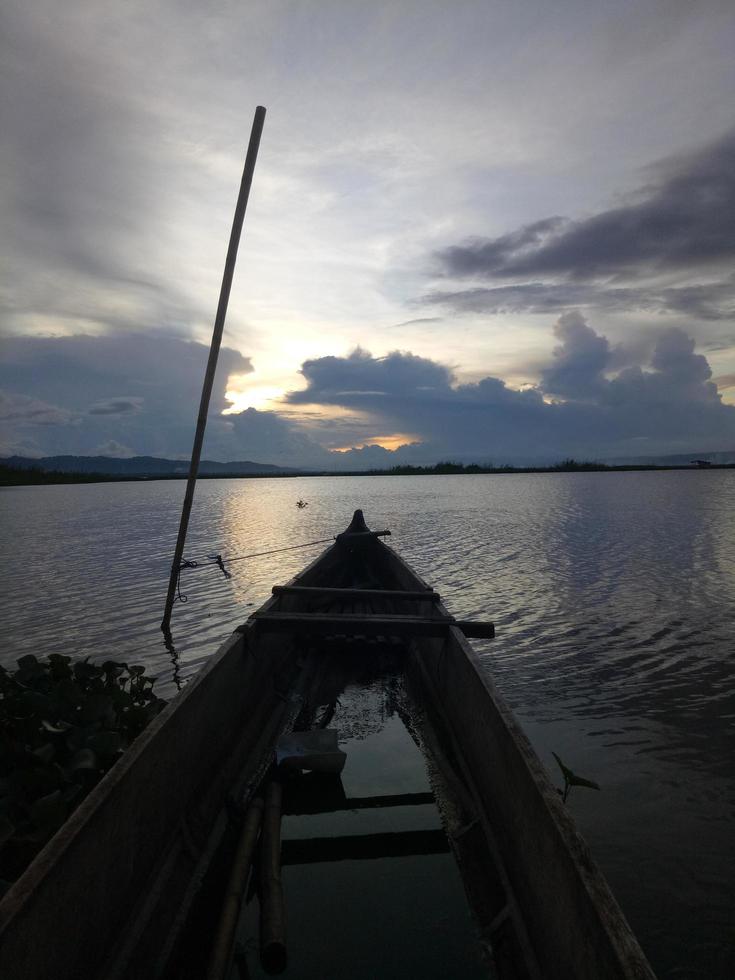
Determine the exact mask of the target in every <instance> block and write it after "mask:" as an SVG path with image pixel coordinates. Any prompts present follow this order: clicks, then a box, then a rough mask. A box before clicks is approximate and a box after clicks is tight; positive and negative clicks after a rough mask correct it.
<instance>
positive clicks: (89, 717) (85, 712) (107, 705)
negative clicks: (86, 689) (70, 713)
mask: <svg viewBox="0 0 735 980" xmlns="http://www.w3.org/2000/svg"><path fill="white" fill-rule="evenodd" d="M79 718H80V721H81V722H82V723H83V724H85V725H88V724H90V723H91V722H93V721H107V722H114V720H115V712H114V710H113V708H112V698H111V697H110V695H109V694H104V693H103V692H102V691H95V692H94V693H92V694H90V695H89V697H88V698H87V700H86V701H85V702H84V704H83V705H82V710H81V712H80V715H79Z"/></svg>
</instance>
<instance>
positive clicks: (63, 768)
mask: <svg viewBox="0 0 735 980" xmlns="http://www.w3.org/2000/svg"><path fill="white" fill-rule="evenodd" d="M154 682H155V678H154V677H146V676H145V668H144V667H141V666H128V665H127V664H125V663H118V662H116V661H113V660H107V661H105V662H104V663H101V664H97V663H90V662H89V659H86V660H77V661H76V662H73V661H72V658H71V657H64V656H61V655H59V654H56V653H52V654H50V655H49V656H48V657H47V658H45V659H44V660H41V659H38V658H37V657H35V656H33V655H32V654H29V655H28V656H25V657H21V658H20V660H18V667H17V669H15V670H8V669H6V668H4V667H2V666H0V893H1V892H2V890H4V888H7V887H8V886H9V884H10V883H12V882H13V881H15V879H16V878H18V877H19V876H20V875H21V874H22V873H23V871H24V869H25V868H26V867H27V865H28V864H29V863H30V862H31V860H32V859H33V858H34V857H35V855H36V853H37V852H38V851H39V850H40V849H41V848H42V847H43V845H44V844H45V843H46V841H47V840H48V839H49V838H50V837H52V836H53V834H54V833H55V832H56V830H57V829H58V828H59V827H60V826H61V825H62V824H63V823H64V821H65V820H66V819H67V817H68V816H69V814H70V813H71V812H72V810H73V809H74V808H75V807H76V806H77V805H78V804H79V802H80V801H81V800H82V799H84V797H85V796H86V795H87V793H88V792H89V791H90V789H92V787H93V786H95V785H96V783H98V782H99V780H100V779H101V778H102V776H103V775H104V774H105V773H106V772H107V770H108V769H110V767H111V766H112V765H114V763H115V762H116V760H117V759H118V758H119V756H120V755H121V753H122V752H123V751H124V750H125V749H126V748H127V747H128V746H129V745H130V743H131V742H132V741H133V740H134V739H135V738H136V736H137V735H139V734H140V732H142V731H143V729H144V728H145V727H146V725H147V724H148V722H149V721H151V720H152V719H153V718H154V717H155V716H156V715H157V714H158V712H159V711H160V710H161V709H162V708H163V707H164V704H165V702H164V701H163V700H162V699H161V698H159V697H157V696H156V695H155V694H154V693H153V684H154Z"/></svg>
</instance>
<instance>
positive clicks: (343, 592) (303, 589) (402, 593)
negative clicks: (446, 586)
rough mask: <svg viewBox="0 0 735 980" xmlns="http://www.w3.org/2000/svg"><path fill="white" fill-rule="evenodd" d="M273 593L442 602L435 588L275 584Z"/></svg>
mask: <svg viewBox="0 0 735 980" xmlns="http://www.w3.org/2000/svg"><path fill="white" fill-rule="evenodd" d="M271 591H272V593H273V595H290V596H296V597H297V598H302V599H344V600H346V601H350V600H354V601H359V600H363V599H376V600H379V601H384V600H387V599H389V600H393V599H412V600H417V599H418V600H420V601H423V602H440V601H441V596H440V595H439V593H438V592H434V591H433V589H428V590H413V591H409V590H404V589H340V588H329V587H325V586H316V585H274V586H273V588H272V590H271Z"/></svg>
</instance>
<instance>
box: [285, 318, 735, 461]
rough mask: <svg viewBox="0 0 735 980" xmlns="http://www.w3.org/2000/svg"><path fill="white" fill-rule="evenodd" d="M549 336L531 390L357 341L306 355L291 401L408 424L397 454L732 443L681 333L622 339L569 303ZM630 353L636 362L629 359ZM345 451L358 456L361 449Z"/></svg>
mask: <svg viewBox="0 0 735 980" xmlns="http://www.w3.org/2000/svg"><path fill="white" fill-rule="evenodd" d="M555 334H556V336H557V338H558V340H559V342H560V343H559V345H558V346H557V347H556V348H555V350H554V352H553V355H552V359H551V362H550V363H549V364H548V365H547V366H546V368H545V369H544V370H543V371H542V374H541V379H540V383H539V385H538V387H536V388H527V389H525V390H522V391H517V390H515V389H513V388H509V387H508V386H507V385H506V384H505V383H504V382H503V381H502V380H501V379H499V378H494V377H487V378H483V379H482V380H481V381H479V382H477V383H475V384H464V385H463V384H457V383H456V379H455V378H454V376H453V374H452V372H451V371H450V370H449V369H448V368H446V367H444V366H442V365H437V364H434V363H433V362H427V361H426V360H425V359H421V358H415V357H414V356H413V355H409V354H403V353H400V352H394V353H393V354H391V355H390V356H389V357H387V358H373V357H371V355H369V354H368V353H367V352H365V351H358V352H355V353H354V354H353V355H351V356H350V357H348V358H338V357H328V358H320V359H318V360H315V361H309V362H307V363H306V364H305V365H304V375H305V377H306V379H307V382H308V384H307V387H306V389H305V390H304V391H302V392H298V393H292V394H291V395H290V396H289V401H291V402H305V403H309V402H313V403H320V404H325V405H338V406H340V407H341V408H342V409H345V410H359V411H362V412H364V413H366V415H367V417H368V419H369V420H370V421H371V422H372V427H373V431H374V432H376V433H377V432H382V433H386V434H387V433H390V432H407V433H412V434H414V437H415V438H416V439H417V440H419V441H420V443H421V445H420V446H416V445H414V446H411V447H410V448H408V449H406V448H404V449H402V450H400V451H399V452H398V453H397V454H394V455H393V456H392V457H391V458H392V459H393V460H394V461H397V460H399V459H400V460H404V459H405V460H408V461H414V462H417V461H430V460H432V459H433V460H434V461H436V459H438V458H446V457H455V458H457V457H464V458H469V457H474V458H484V459H498V458H510V457H515V458H518V457H528V458H530V457H537V458H539V457H544V458H547V459H548V458H552V459H553V458H559V457H560V456H562V455H580V454H582V455H585V456H587V457H593V458H600V457H605V456H613V455H618V456H619V455H623V454H628V455H636V454H639V453H641V452H660V453H664V452H676V451H683V452H687V451H690V450H696V448H697V447H699V448H700V449H701V450H702V451H704V450H705V449H708V450H715V449H722V448H723V447H724V448H729V447H730V446H732V445H733V444H735V407H733V406H729V405H725V404H724V403H723V402H722V400H721V398H720V396H719V395H718V394H717V388H716V385H715V384H714V383H713V382H712V381H711V380H710V373H711V372H710V368H709V365H708V363H707V360H706V358H705V357H703V356H702V355H701V354H697V353H695V350H694V342H693V341H692V340H691V338H689V337H688V336H687V335H686V334H685V333H684V332H683V331H681V330H679V329H677V328H667V329H663V330H660V331H658V332H656V335H655V339H654V341H653V343H652V345H651V347H650V349H649V350H648V351H647V352H646V346H645V345H641V346H640V347H639V348H638V349H637V350H633V349H632V348H631V349H623V348H620V347H613V346H612V345H610V343H609V341H608V340H607V338H605V337H603V336H601V335H599V334H598V333H596V332H595V331H594V330H593V329H592V328H591V327H590V326H589V325H588V324H587V323H586V322H585V320H584V319H583V318H582V316H581V315H580V314H579V313H578V312H570V313H566V314H564V315H563V316H562V317H560V318H559V320H558V322H557V324H556V326H555ZM636 357H638V358H642V359H643V362H642V363H632V362H634V361H635V359H636ZM427 379H430V381H431V382H432V383H430V384H426V383H425V382H426V381H427ZM349 458H351V459H352V460H353V465H354V461H355V460H356V459H358V458H359V457H358V456H355V455H353V456H351V457H349ZM343 462H344V463H345V465H346V463H347V457H343Z"/></svg>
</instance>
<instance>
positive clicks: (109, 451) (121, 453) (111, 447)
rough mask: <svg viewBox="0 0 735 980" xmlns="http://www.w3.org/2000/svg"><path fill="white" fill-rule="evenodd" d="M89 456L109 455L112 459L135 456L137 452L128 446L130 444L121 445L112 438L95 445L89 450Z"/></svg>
mask: <svg viewBox="0 0 735 980" xmlns="http://www.w3.org/2000/svg"><path fill="white" fill-rule="evenodd" d="M89 455H90V456H110V457H112V458H113V459H130V458H131V457H133V456H136V455H137V453H136V452H135V451H134V450H133V449H131V448H130V446H123V445H121V444H120V443H119V442H116V441H115V440H114V439H108V440H107V442H103V443H100V445H99V446H95V447H94V448H93V449H91V450H90V452H89Z"/></svg>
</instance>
